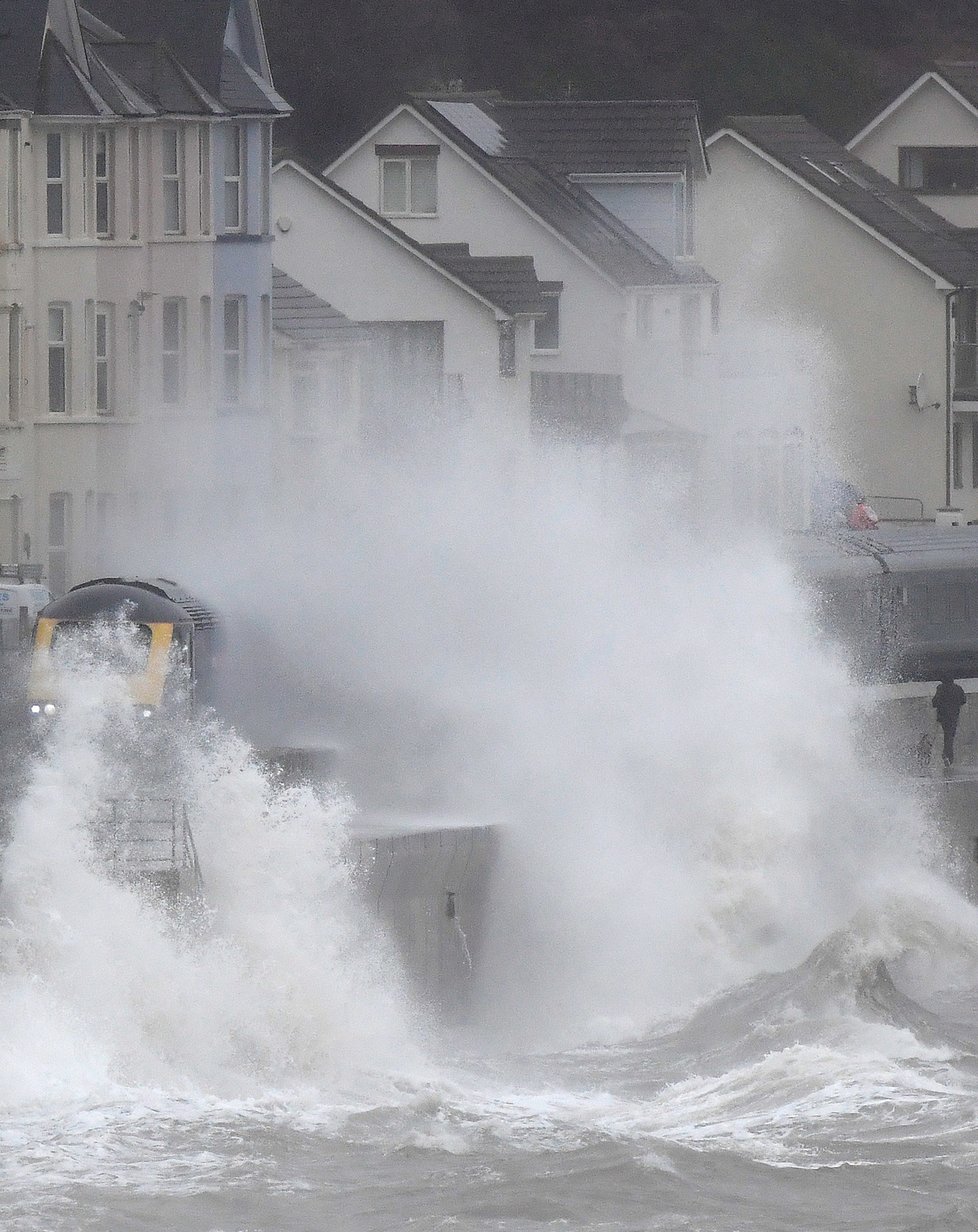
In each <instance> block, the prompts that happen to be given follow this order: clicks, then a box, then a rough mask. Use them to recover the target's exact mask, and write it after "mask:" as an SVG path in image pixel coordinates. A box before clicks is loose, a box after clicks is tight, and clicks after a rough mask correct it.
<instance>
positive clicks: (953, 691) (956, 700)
mask: <svg viewBox="0 0 978 1232" xmlns="http://www.w3.org/2000/svg"><path fill="white" fill-rule="evenodd" d="M967 701H968V698H967V696H966V694H965V691H964V689H962V688H961V686H960V685H959V684H958V683H957V682H956V681H955V680H953V679H952V678H951V677H950V676H942V677H941V683H940V684H939V685H938V686H937V692H936V693H935V694H934V696H933V698H932V699H931V703H930V704H931V705H932V706H933V707H934V709H935V710H936V711H937V721H938V723H939V724H940V727H941V731H943V733H944V765H945V766H953V765H954V733H955V732H956V731H957V730H958V716H959V715H960V713H961V707H962V706H964V705H965V704H966V703H967Z"/></svg>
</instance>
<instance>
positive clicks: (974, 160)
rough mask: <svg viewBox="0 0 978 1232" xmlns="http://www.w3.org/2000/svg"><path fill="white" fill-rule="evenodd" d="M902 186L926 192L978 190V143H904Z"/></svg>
mask: <svg viewBox="0 0 978 1232" xmlns="http://www.w3.org/2000/svg"><path fill="white" fill-rule="evenodd" d="M900 187H901V188H909V189H910V190H911V191H912V192H923V193H945V194H953V193H974V192H978V146H973V145H957V146H937V145H935V146H901V147H900Z"/></svg>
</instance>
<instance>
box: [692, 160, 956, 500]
mask: <svg viewBox="0 0 978 1232" xmlns="http://www.w3.org/2000/svg"><path fill="white" fill-rule="evenodd" d="M709 153H710V162H711V166H712V175H711V177H710V180H709V181H708V183H707V184H705V185H704V186H703V187H702V188H701V191H700V211H701V213H700V218H701V226H700V249H701V253H702V257H703V261H704V264H705V265H706V266H707V268H708V269H710V271H711V272H712V273H713V274H714V275H715V276H717V277H718V278H719V279H720V280H721V283H722V285H723V288H724V307H723V313H724V318H725V319H726V320H728V321H730V320H734V321H740V322H741V323H743V322H744V321H748V322H756V329H755V334H756V335H757V336H759V337H760V338H761V339H763V334H764V330H765V326H767V327H769V328H770V329H771V330H772V331H781V330H783V329H784V328H786V327H787V328H788V329H790V330H794V331H796V332H797V333H798V334H799V335H800V336H801V337H802V338H805V337H806V336H807V338H809V339H810V346H811V348H812V352H813V354H817V355H821V356H823V357H827V358H828V361H829V362H828V365H827V366H826V365H823V366H821V367H819V369H818V371H819V391H820V401H821V405H820V406H819V407H817V408H815V409H816V410H817V411H818V412H819V415H820V418H821V419H822V421H823V422H824V423H825V424H826V427H827V428H828V430H829V432H830V434H831V438H833V440H834V443H835V445H836V449H837V453H838V455H839V456H840V457H841V459H842V460H843V464H844V466H845V469H846V472H847V476H848V478H850V479H851V480H852V481H853V482H854V483H856V484H857V485H859V486H861V487H862V488H863V489H864V490H865V491H866V492H867V493H869V494H870V495H887V496H890V495H899V496H906V497H919V498H920V499H921V500H922V501H923V503H924V506H925V512H926V513H927V514H928V515H933V512H934V510H935V508H937V507H939V506H941V505H943V503H944V475H945V429H944V409H943V405H942V407H941V409H940V410H929V411H925V412H920V411H914V410H911V409H910V408H909V406H908V385H910V384H912V383H913V382H914V381H915V379H916V376H917V374H918V372H920V371H924V372H925V373H926V374H927V376H928V378H929V382H930V389H931V390H932V391H933V396H934V398H935V399H936V398H939V399H940V400H941V402H942V404H943V402H944V362H945V361H944V354H945V352H944V296H943V294H942V293H941V292H940V291H939V290H938V289H937V288H936V287H935V284H934V280H933V278H932V277H929V276H928V275H926V274H924V273H922V272H920V271H919V270H917V269H915V268H913V267H912V266H911V265H910V264H909V263H908V262H907V261H906V260H905V259H903V258H902V257H900V256H899V255H897V254H896V253H894V252H893V251H891V250H890V249H888V248H887V247H886V246H885V245H884V244H883V243H882V242H880V241H879V240H877V239H875V238H874V237H872V236H871V235H869V234H867V233H866V232H864V231H863V230H862V229H860V228H859V227H858V226H857V225H855V224H854V223H852V222H850V221H849V220H847V219H845V218H843V217H842V216H840V215H839V214H838V213H837V212H836V211H835V209H834V208H832V207H831V206H830V205H828V204H826V203H825V202H823V201H821V200H819V199H818V198H816V197H815V196H814V195H813V194H812V193H811V192H810V191H808V190H807V189H806V188H804V187H802V186H801V185H798V184H796V183H795V182H793V181H792V180H790V179H789V178H788V177H787V176H786V175H784V174H783V173H782V172H781V171H779V170H777V169H776V168H774V167H772V166H771V165H770V164H768V163H767V162H766V161H764V160H763V159H762V158H761V157H760V156H758V155H756V154H754V153H752V152H751V151H749V150H747V149H746V148H745V147H744V146H743V145H741V144H740V143H739V142H738V141H736V140H734V139H733V138H731V137H729V136H727V137H721V138H719V139H718V140H714V141H713V142H711V143H710V151H709ZM790 411H791V408H789V407H786V414H788V413H789V412H790ZM954 495H955V500H956V503H958V504H960V505H962V506H963V507H964V508H965V509H966V511H967V512H968V515H969V516H971V517H975V516H978V499H976V495H975V493H974V492H973V490H972V489H970V488H969V489H968V490H967V491H959V492H956V493H955V494H954Z"/></svg>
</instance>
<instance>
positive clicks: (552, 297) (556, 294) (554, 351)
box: [533, 287, 561, 355]
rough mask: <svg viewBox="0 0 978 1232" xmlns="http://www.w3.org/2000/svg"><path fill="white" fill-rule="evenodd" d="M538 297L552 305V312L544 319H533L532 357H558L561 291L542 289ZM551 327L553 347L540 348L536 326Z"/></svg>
mask: <svg viewBox="0 0 978 1232" xmlns="http://www.w3.org/2000/svg"><path fill="white" fill-rule="evenodd" d="M540 296H541V298H542V299H545V300H548V301H549V302H551V303H552V304H553V309H552V311H550V312H548V313H547V315H546V316H545V317H534V318H533V354H534V355H559V354H560V296H561V289H558V288H548V287H544V288H543V289H541V292H540ZM546 325H552V327H553V329H554V335H555V342H554V345H553V346H541V345H540V342H539V337H538V333H537V327H538V326H546Z"/></svg>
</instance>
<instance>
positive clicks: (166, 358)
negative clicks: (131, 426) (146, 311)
mask: <svg viewBox="0 0 978 1232" xmlns="http://www.w3.org/2000/svg"><path fill="white" fill-rule="evenodd" d="M185 318H186V308H185V306H184V301H183V300H182V299H165V300H164V301H163V374H162V375H163V401H164V402H165V403H167V404H168V405H170V406H172V405H174V404H176V403H179V402H180V401H182V399H183V369H184V356H183V340H184V331H185V324H186V320H185Z"/></svg>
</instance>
